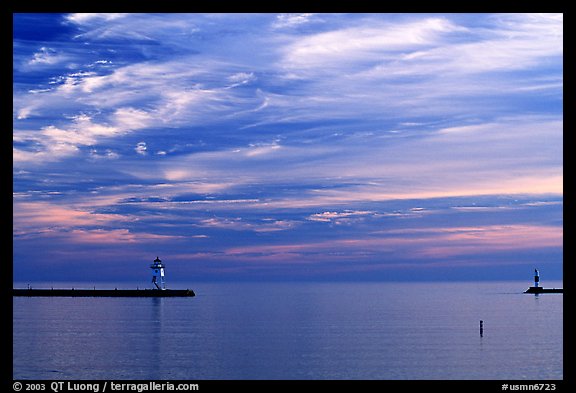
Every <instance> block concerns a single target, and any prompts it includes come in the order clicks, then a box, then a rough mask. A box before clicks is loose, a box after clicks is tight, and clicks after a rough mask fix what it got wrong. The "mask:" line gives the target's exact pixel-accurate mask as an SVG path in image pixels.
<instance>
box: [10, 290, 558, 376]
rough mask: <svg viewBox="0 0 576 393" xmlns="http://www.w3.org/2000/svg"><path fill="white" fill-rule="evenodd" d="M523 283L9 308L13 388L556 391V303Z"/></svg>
mask: <svg viewBox="0 0 576 393" xmlns="http://www.w3.org/2000/svg"><path fill="white" fill-rule="evenodd" d="M529 284H530V283H526V282H473V283H470V282H466V283H264V284H263V283H195V284H188V285H186V284H173V286H172V287H173V288H177V287H178V288H192V289H194V291H195V292H196V297H193V298H164V299H159V298H23V297H15V298H14V299H13V329H14V340H13V378H14V379H50V380H62V379H73V380H76V379H108V380H110V379H116V380H118V379H146V380H148V379H153V380H190V379H200V380H208V379H231V380H243V379H250V380H257V379H258V380H259V379H302V380H308V379H315V380H316V379H370V380H372V379H384V380H414V379H426V380H432V379H442V380H453V379H466V380H470V379H491V380H493V379H506V380H512V379H530V380H549V379H553V380H560V379H562V378H563V353H562V349H563V329H562V325H563V295H560V294H543V295H539V296H534V295H527V294H523V293H522V291H524V290H525V289H526V288H527V287H528V286H529ZM15 286H16V285H15ZM50 286H51V284H48V285H46V286H44V287H48V288H49V287H50ZM546 286H547V287H562V283H561V282H546ZM20 287H24V288H25V287H26V284H24V285H23V286H20ZM35 287H38V288H39V287H42V285H35ZM59 287H68V288H70V287H71V285H70V284H68V285H61V286H59ZM80 287H81V286H76V288H80ZM84 287H87V286H86V285H84ZM97 287H103V286H102V285H98V286H97ZM134 287H135V286H134ZM134 287H131V286H123V287H122V288H130V289H132V288H134ZM119 288H121V287H120V286H119ZM480 320H483V321H484V331H483V336H482V337H481V336H480V334H479V323H480Z"/></svg>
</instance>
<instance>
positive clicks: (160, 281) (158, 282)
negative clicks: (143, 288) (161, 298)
mask: <svg viewBox="0 0 576 393" xmlns="http://www.w3.org/2000/svg"><path fill="white" fill-rule="evenodd" d="M164 268H165V266H164V264H163V263H162V261H161V260H160V258H158V257H156V259H155V260H154V263H152V265H150V269H152V283H153V284H154V285H155V286H156V289H160V290H164V289H166V280H165V278H164Z"/></svg>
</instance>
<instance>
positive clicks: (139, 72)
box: [13, 13, 563, 286]
mask: <svg viewBox="0 0 576 393" xmlns="http://www.w3.org/2000/svg"><path fill="white" fill-rule="evenodd" d="M13 33H14V34H13V266H14V269H13V273H14V280H15V281H34V280H37V281H67V280H75V281H78V280H82V281H95V282H96V281H134V282H146V283H147V282H149V280H150V278H151V271H150V269H149V265H150V263H151V262H152V261H153V260H154V259H155V258H156V257H157V256H159V257H160V258H161V259H162V260H163V262H164V263H165V264H166V266H167V267H166V276H167V282H168V286H170V282H171V281H176V282H177V281H179V280H182V281H195V280H197V281H202V280H256V281H266V280H273V281H276V280H312V281H331V280H382V281H387V280H509V279H514V280H526V282H527V284H528V283H530V281H531V280H532V272H533V269H534V268H535V267H538V268H539V270H540V274H541V279H542V283H543V284H545V282H546V279H561V278H562V257H563V138H562V137H563V111H562V108H563V16H562V14H358V13H355V14H327V13H321V14H269V13H256V14H239V13H235V14H183V13H168V14H142V13H134V14H118V13H109V14H90V13H82V14H14V15H13ZM544 286H545V285H544Z"/></svg>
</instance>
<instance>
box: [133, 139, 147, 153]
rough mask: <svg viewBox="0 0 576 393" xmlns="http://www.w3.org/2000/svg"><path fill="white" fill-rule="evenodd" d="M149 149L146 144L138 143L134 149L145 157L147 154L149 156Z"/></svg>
mask: <svg viewBox="0 0 576 393" xmlns="http://www.w3.org/2000/svg"><path fill="white" fill-rule="evenodd" d="M147 150H148V147H147V146H146V142H138V143H137V144H136V147H135V148H134V151H136V153H138V154H140V155H142V156H145V155H146V154H148V152H147Z"/></svg>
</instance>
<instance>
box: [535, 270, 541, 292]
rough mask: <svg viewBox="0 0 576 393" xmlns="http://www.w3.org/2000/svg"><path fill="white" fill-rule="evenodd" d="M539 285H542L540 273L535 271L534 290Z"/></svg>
mask: <svg viewBox="0 0 576 393" xmlns="http://www.w3.org/2000/svg"><path fill="white" fill-rule="evenodd" d="M539 283H540V273H538V269H534V288H538V284H539Z"/></svg>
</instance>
